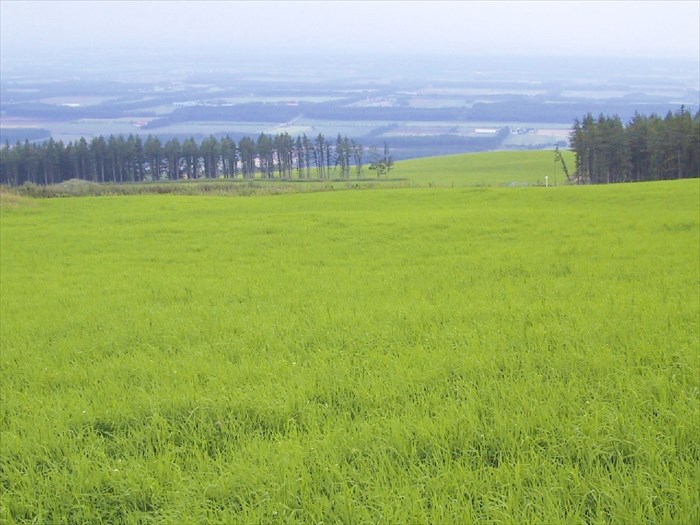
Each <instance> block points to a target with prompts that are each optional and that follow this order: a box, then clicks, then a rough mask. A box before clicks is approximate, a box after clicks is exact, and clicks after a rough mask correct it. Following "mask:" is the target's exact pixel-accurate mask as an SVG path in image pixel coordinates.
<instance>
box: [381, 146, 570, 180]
mask: <svg viewBox="0 0 700 525" xmlns="http://www.w3.org/2000/svg"><path fill="white" fill-rule="evenodd" d="M562 155H563V156H564V159H565V162H566V163H567V166H568V168H569V170H570V171H572V172H573V171H574V167H575V166H574V155H573V153H572V152H570V151H563V150H562ZM391 176H396V177H405V178H407V179H409V180H410V181H411V183H412V184H415V185H431V186H436V187H441V186H455V187H457V186H494V185H499V186H506V185H509V184H514V185H522V184H531V185H532V184H542V185H544V184H545V182H546V181H545V177H549V181H548V183H549V184H550V185H552V186H554V185H555V184H558V185H562V184H564V183H565V182H566V175H564V172H563V171H562V169H561V165H560V164H559V163H556V164H555V162H554V153H553V152H552V151H551V150H542V151H528V152H519V151H494V152H489V153H469V154H462V155H446V156H444V157H428V158H423V159H414V160H410V161H402V162H398V163H397V164H396V169H395V170H394V171H392V173H391Z"/></svg>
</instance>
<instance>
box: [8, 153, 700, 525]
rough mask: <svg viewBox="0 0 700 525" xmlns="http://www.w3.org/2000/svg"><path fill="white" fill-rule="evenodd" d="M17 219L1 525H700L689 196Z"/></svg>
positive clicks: (632, 194) (65, 206) (699, 314)
mask: <svg viewBox="0 0 700 525" xmlns="http://www.w3.org/2000/svg"><path fill="white" fill-rule="evenodd" d="M550 155H551V152H550ZM414 162H415V164H414V165H409V163H405V164H402V165H401V166H402V168H401V169H402V170H403V171H402V173H398V171H397V173H396V176H406V177H408V178H413V179H412V180H416V181H420V182H421V184H420V185H424V183H426V181H432V180H435V181H436V182H438V181H439V182H441V183H443V184H444V185H448V184H451V183H452V182H453V181H457V182H459V181H460V179H459V178H458V177H459V175H458V172H459V168H458V167H457V166H456V165H455V167H454V170H453V171H452V172H450V171H449V170H446V171H444V172H440V173H441V174H437V173H438V172H437V171H434V172H433V173H432V174H431V173H428V171H427V170H426V169H425V166H424V167H423V168H421V166H420V163H419V162H418V161H414ZM425 162H426V163H427V162H428V161H425ZM444 162H448V163H449V162H450V161H449V159H448V160H446V161H444ZM473 162H475V163H476V162H477V160H476V159H474V160H473ZM426 166H427V164H426ZM433 166H435V163H434V162H433ZM462 169H464V166H462ZM483 169H484V170H486V169H487V168H483ZM412 170H413V171H412ZM517 170H518V167H517V166H516V165H514V166H513V171H512V174H510V173H509V174H508V175H507V176H504V182H508V181H510V180H520V179H518V178H517ZM467 171H469V170H467ZM472 172H474V173H475V172H476V170H472ZM544 175H547V174H543V176H544ZM484 176H486V175H485V174H484ZM477 179H478V177H477ZM477 182H478V181H477ZM417 183H418V182H417ZM457 185H458V184H456V186H457ZM2 202H3V205H2V209H1V210H0V214H1V215H0V219H1V223H0V226H1V227H0V241H1V242H0V292H1V293H0V307H1V313H2V315H1V317H0V342H1V344H2V351H1V352H0V367H1V374H2V376H1V381H0V394H1V402H0V421H1V425H2V426H1V427H0V431H1V434H0V436H1V445H2V446H0V486H1V487H2V490H0V521H1V522H3V523H52V524H53V523H67V524H68V523H173V524H174V523H178V524H180V523H290V522H291V523H293V522H300V523H321V522H323V523H387V524H391V523H470V522H479V521H485V522H490V523H678V524H687V523H697V522H698V521H699V520H700V513H699V511H698V504H699V502H698V491H699V490H700V482H699V480H698V472H700V466H699V465H700V444H699V443H698V440H697V436H698V435H699V433H700V409H699V406H700V405H699V401H700V399H699V398H700V380H699V377H698V371H699V369H700V364H699V362H698V345H699V344H700V342H699V340H698V330H699V323H698V321H699V318H700V305H699V304H698V302H699V300H698V294H699V292H700V275H699V270H698V253H699V252H700V224H699V222H700V220H699V216H700V209H699V208H700V204H699V203H700V185H699V184H698V181H697V180H684V181H678V182H675V181H674V182H665V183H646V184H634V185H616V186H609V187H562V186H559V187H555V188H554V187H553V188H546V189H545V188H541V187H528V188H507V187H489V188H474V187H472V188H467V187H455V188H451V187H438V188H425V187H421V188H392V189H372V190H365V191H336V192H326V193H312V194H290V195H277V196H254V197H250V198H241V197H238V198H236V197H223V196H215V197H208V196H176V195H142V196H123V197H106V196H103V197H82V198H64V199H38V200H33V199H28V198H26V197H25V198H16V197H8V196H4V197H3V200H2Z"/></svg>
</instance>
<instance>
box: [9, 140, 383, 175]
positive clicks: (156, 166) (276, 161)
mask: <svg viewBox="0 0 700 525" xmlns="http://www.w3.org/2000/svg"><path fill="white" fill-rule="evenodd" d="M366 153H369V155H370V157H371V158H370V161H371V164H370V166H369V169H370V170H374V171H376V173H377V175H383V174H385V173H387V172H388V171H389V170H390V169H391V167H392V164H393V161H392V159H391V155H390V154H389V149H388V146H387V145H386V144H384V150H383V152H381V153H380V152H379V151H378V150H377V149H376V148H372V149H370V150H369V151H368V152H366V151H365V148H364V147H363V146H362V145H361V144H359V143H357V142H355V141H354V140H352V139H348V138H347V137H342V136H340V135H338V137H337V139H336V140H335V141H332V140H328V139H326V138H325V137H324V136H323V135H322V134H320V133H319V135H318V136H317V137H316V138H315V139H309V138H308V137H307V136H306V135H302V136H298V137H296V139H294V138H292V137H291V136H290V135H289V134H288V133H280V134H277V135H274V136H272V135H266V134H264V133H262V134H260V135H259V136H258V137H257V139H252V138H250V137H243V138H242V139H241V140H240V141H238V142H236V141H234V140H233V139H231V138H230V137H229V136H226V137H224V138H222V139H221V140H218V139H217V138H216V137H214V136H209V137H208V138H206V139H204V140H203V141H202V142H201V143H197V142H196V141H195V140H194V138H189V139H186V140H184V141H183V142H180V141H179V140H178V139H177V138H173V139H170V140H168V141H167V142H165V143H162V142H161V140H160V139H159V138H158V137H154V136H151V135H149V136H148V137H147V138H146V140H145V141H144V140H143V139H142V138H141V137H140V136H138V135H133V134H132V135H129V136H128V137H127V138H124V136H122V135H118V136H114V135H111V136H110V137H109V138H107V139H105V138H104V137H102V136H99V137H95V138H93V139H92V140H90V141H88V140H86V139H85V138H84V137H83V138H81V139H80V140H77V141H75V142H69V143H68V144H64V143H63V142H62V141H55V140H53V139H49V140H48V141H45V142H42V143H30V142H28V141H25V142H24V143H20V142H18V143H17V144H15V145H14V146H11V145H10V144H8V143H5V145H4V146H3V147H2V148H0V184H7V185H20V184H24V183H25V182H32V183H35V184H56V183H60V182H63V181H65V180H68V179H72V178H79V179H83V180H89V181H94V182H113V183H124V182H141V181H155V180H180V179H185V178H186V179H197V178H203V177H204V178H218V177H226V178H247V179H252V178H255V177H258V176H259V177H261V178H284V179H291V178H299V179H308V178H322V179H327V178H331V177H341V178H349V177H350V173H351V171H352V167H354V171H355V173H356V174H357V176H358V177H359V176H361V175H362V174H363V169H364V157H365V154H366Z"/></svg>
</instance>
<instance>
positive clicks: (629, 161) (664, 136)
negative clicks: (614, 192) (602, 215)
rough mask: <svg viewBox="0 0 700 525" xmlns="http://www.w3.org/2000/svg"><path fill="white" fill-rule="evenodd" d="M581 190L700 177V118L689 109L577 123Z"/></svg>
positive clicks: (574, 142) (573, 140)
mask: <svg viewBox="0 0 700 525" xmlns="http://www.w3.org/2000/svg"><path fill="white" fill-rule="evenodd" d="M570 144H571V149H572V150H573V151H574V153H575V154H576V172H575V174H573V175H572V178H575V179H576V181H577V182H578V183H580V184H607V183H614V182H637V181H650V180H668V179H683V178H693V177H700V112H697V113H695V115H694V116H693V115H691V114H690V112H688V111H687V110H686V109H685V108H684V107H681V108H680V109H679V110H678V111H676V112H675V113H674V112H670V111H669V112H668V113H667V114H666V116H665V117H663V118H662V117H660V116H658V115H657V114H652V115H650V116H644V115H640V114H639V113H636V114H635V115H634V117H633V118H632V119H631V120H630V121H629V122H628V123H627V125H625V124H623V122H622V120H621V119H620V117H619V116H617V115H613V116H608V115H602V114H601V115H599V116H598V118H595V117H593V115H591V114H590V113H589V114H587V115H586V116H585V117H583V119H582V120H578V119H576V121H575V122H574V125H573V128H572V130H571V134H570Z"/></svg>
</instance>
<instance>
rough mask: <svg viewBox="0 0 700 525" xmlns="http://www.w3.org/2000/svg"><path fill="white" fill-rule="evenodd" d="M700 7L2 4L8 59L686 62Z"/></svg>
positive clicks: (697, 35)
mask: <svg viewBox="0 0 700 525" xmlns="http://www.w3.org/2000/svg"><path fill="white" fill-rule="evenodd" d="M699 42H700V1H698V0H690V1H668V0H666V1H661V2H656V1H626V2H625V1H602V0H599V1H566V0H564V1H561V0H560V1H544V2H527V1H510V2H509V1H493V0H492V1H466V0H465V1H453V2H443V1H438V0H433V1H426V2H421V1H376V0H375V1H337V0H334V1H304V2H300V1H273V2H262V1H225V0H219V1H203V0H200V1H184V0H180V1H135V0H134V1H106V0H96V1H88V0H82V1H77V2H63V1H58V0H51V1H20V0H0V53H1V54H0V58H2V60H16V59H18V58H20V57H21V56H22V55H24V53H25V52H27V51H30V52H32V53H36V52H40V51H41V50H42V49H46V48H50V49H53V50H54V51H60V50H62V49H68V48H72V49H75V48H79V49H90V50H93V51H95V50H100V49H102V48H108V49H111V50H113V51H117V52H118V51H121V50H124V51H125V52H129V51H130V50H132V49H134V48H144V47H145V48H148V49H150V50H163V51H171V52H173V53H177V52H180V51H182V50H189V51H190V52H196V51H197V50H200V49H201V50H211V49H212V48H214V49H219V50H221V52H222V53H233V52H245V51H248V50H254V51H263V52H269V53H276V52H279V51H280V50H282V51H297V52H308V51H312V50H316V51H321V50H322V51H325V52H328V53H354V54H360V53H362V52H364V51H367V52H377V51H379V52H382V53H385V54H391V53H399V52H408V53H433V52H439V53H459V54H469V55H483V54H492V53H495V54H539V55H542V54H554V55H592V56H635V57H645V56H649V57H666V56H668V57H678V58H691V59H697V60H700V43H699Z"/></svg>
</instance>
